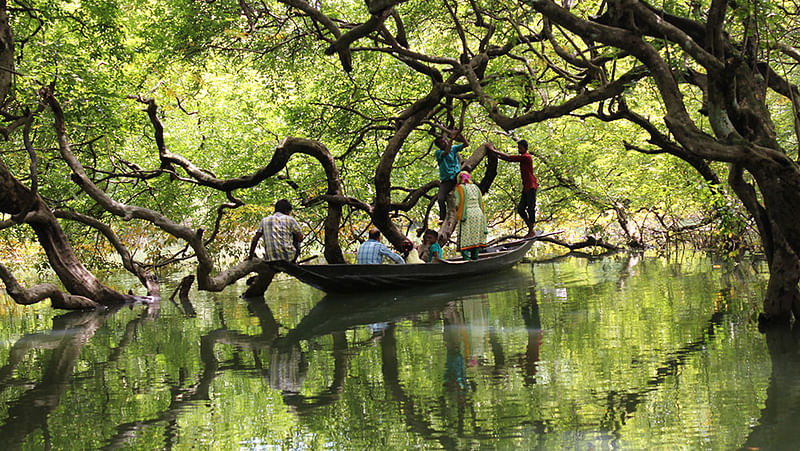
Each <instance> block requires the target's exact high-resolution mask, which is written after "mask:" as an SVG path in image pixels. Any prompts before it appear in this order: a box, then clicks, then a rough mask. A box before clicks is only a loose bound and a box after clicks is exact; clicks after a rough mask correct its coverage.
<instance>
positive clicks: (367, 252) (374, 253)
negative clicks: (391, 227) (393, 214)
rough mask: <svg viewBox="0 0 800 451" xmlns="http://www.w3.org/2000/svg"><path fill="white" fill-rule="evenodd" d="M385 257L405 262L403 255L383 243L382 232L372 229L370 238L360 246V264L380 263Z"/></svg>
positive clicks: (397, 261)
mask: <svg viewBox="0 0 800 451" xmlns="http://www.w3.org/2000/svg"><path fill="white" fill-rule="evenodd" d="M383 257H387V258H390V259H391V260H393V261H394V262H396V263H399V264H404V263H405V261H404V260H403V257H401V256H399V255H398V254H396V253H394V252H392V251H391V249H389V248H388V247H387V246H386V245H385V244H383V243H381V232H380V230H378V229H375V228H373V229H370V231H369V239H368V240H367V241H365V242H364V244H362V245H361V247H359V248H358V264H360V265H380V264H381V263H383Z"/></svg>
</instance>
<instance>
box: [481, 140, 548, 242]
mask: <svg viewBox="0 0 800 451" xmlns="http://www.w3.org/2000/svg"><path fill="white" fill-rule="evenodd" d="M486 147H487V148H488V149H489V150H490V151H491V152H493V153H494V154H495V155H497V158H499V159H501V160H504V161H513V162H515V163H519V173H520V176H522V194H521V195H520V199H519V203H518V204H517V213H519V216H520V217H521V218H522V220H523V221H525V225H526V226H528V234H527V235H525V237H526V238H529V237H532V236H535V235H536V232H535V231H534V230H533V224H534V223H535V222H536V191H537V190H538V189H539V181H538V180H537V179H536V176H535V175H533V158H531V154H529V153H528V141H525V140H524V139H520V140H519V141H517V151H518V152H519V155H509V154H507V153H503V152H500V151H498V150H497V149H495V147H494V145H492V144H491V143H487V144H486Z"/></svg>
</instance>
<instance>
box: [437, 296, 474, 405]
mask: <svg viewBox="0 0 800 451" xmlns="http://www.w3.org/2000/svg"><path fill="white" fill-rule="evenodd" d="M442 319H443V321H444V345H445V349H446V350H447V357H446V358H447V360H446V361H445V368H444V385H445V386H447V387H449V388H452V389H457V390H466V389H468V388H469V385H468V383H467V368H466V363H465V361H464V355H463V354H462V351H461V343H462V342H463V341H464V339H465V337H464V334H465V333H466V326H465V325H464V320H463V319H462V318H461V317H460V315H459V314H458V312H457V311H456V306H455V305H454V304H452V303H451V304H448V305H447V307H445V308H444V310H443V311H442Z"/></svg>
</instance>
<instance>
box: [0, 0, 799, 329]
mask: <svg viewBox="0 0 800 451" xmlns="http://www.w3.org/2000/svg"><path fill="white" fill-rule="evenodd" d="M1 6H2V8H0V11H2V13H0V14H1V15H0V22H2V26H0V28H1V29H2V33H0V40H2V43H3V46H2V51H0V67H2V68H3V69H4V70H3V71H2V72H0V99H2V106H3V107H2V113H3V115H2V118H3V129H2V131H3V135H4V137H5V138H6V140H5V142H4V143H3V144H2V146H3V147H2V153H0V159H2V160H1V161H0V189H2V191H3V196H2V197H3V200H0V212H2V213H4V214H5V216H4V218H3V219H4V221H2V223H1V224H2V225H1V226H0V227H2V228H3V229H6V230H5V231H4V233H7V234H11V233H15V232H13V230H18V229H20V226H22V225H24V224H27V225H29V226H30V230H32V231H33V233H34V234H35V236H36V238H37V240H38V241H39V242H40V243H41V245H42V247H43V249H44V251H45V253H46V255H47V258H48V261H49V262H50V265H51V266H52V267H53V269H54V270H55V272H56V273H57V274H58V276H59V278H60V279H61V281H62V284H63V285H64V290H65V292H62V290H61V289H60V288H59V287H55V286H52V285H48V286H39V287H34V288H30V289H26V288H24V287H22V286H20V285H19V284H18V283H17V282H16V279H15V278H14V276H13V274H12V272H11V270H10V269H9V268H8V267H7V266H5V265H2V266H0V276H1V277H2V280H3V281H4V283H5V285H6V288H7V291H8V292H9V293H10V294H11V295H12V297H14V299H15V300H17V302H22V303H31V302H38V301H40V300H42V299H45V298H47V297H50V298H51V299H52V300H53V302H54V304H55V305H58V306H63V307H82V306H86V305H91V304H93V303H100V304H110V303H118V302H127V301H129V300H130V298H129V296H128V295H122V294H119V293H116V292H114V291H113V290H110V289H108V288H107V287H105V286H104V285H103V284H102V283H100V282H99V281H97V279H96V278H95V277H94V276H93V275H92V273H91V271H89V270H87V269H86V268H85V267H84V266H83V263H82V259H85V255H84V254H83V253H82V251H81V250H80V249H78V248H77V246H75V245H74V244H73V243H75V242H76V241H79V240H81V238H82V237H83V238H84V239H85V237H86V232H85V230H87V229H86V228H87V227H88V228H89V230H94V232H92V233H96V234H98V235H102V236H103V237H104V240H103V242H104V243H105V242H107V243H109V244H107V245H105V246H106V249H108V248H109V247H110V248H113V249H114V250H115V251H116V253H117V254H119V255H120V256H121V261H122V263H123V265H124V266H125V267H126V268H127V269H128V270H130V271H132V272H134V273H135V274H137V276H138V277H139V278H140V280H142V283H143V285H144V286H145V287H147V290H148V294H149V295H150V296H158V283H157V281H156V280H155V277H154V276H153V275H152V273H153V271H155V270H156V269H157V268H159V267H161V266H164V265H167V264H170V263H172V262H176V261H181V260H186V259H193V261H195V262H196V266H197V270H196V280H197V283H198V286H199V287H200V288H201V289H205V290H221V289H223V288H224V287H225V286H227V285H229V284H231V283H233V282H235V281H236V280H238V279H240V278H242V277H245V276H246V275H247V274H249V273H251V272H258V273H260V274H262V276H263V277H267V278H268V277H269V274H270V270H269V267H268V266H267V265H265V264H264V262H261V261H258V260H254V261H244V262H240V263H230V262H231V261H232V259H236V258H239V259H241V257H242V256H243V253H244V251H245V249H244V247H243V246H239V245H238V244H239V243H240V242H241V241H242V240H243V239H244V240H246V238H247V235H248V233H250V232H251V231H252V229H253V228H254V224H255V222H256V221H257V219H258V218H259V217H261V216H263V215H264V214H266V213H268V212H270V211H271V208H270V205H271V204H272V203H273V202H274V200H276V199H278V198H281V197H286V198H290V199H293V200H294V201H295V202H296V203H297V204H300V205H302V207H303V208H302V211H301V214H299V215H298V216H299V218H300V220H301V222H302V223H303V224H304V227H306V228H307V229H309V230H310V231H311V233H309V235H311V236H312V237H313V238H312V243H315V244H311V246H312V247H316V248H318V249H320V250H321V252H323V253H324V256H325V259H326V260H327V261H328V262H343V261H345V260H346V258H345V254H346V250H347V248H348V245H349V243H352V242H353V241H354V240H355V239H357V238H358V236H360V234H363V232H364V231H365V230H366V228H368V227H369V225H370V224H374V225H375V226H376V227H378V228H379V229H381V231H382V232H383V233H384V234H385V235H386V236H387V238H388V240H389V241H390V242H392V243H393V244H394V245H396V246H398V245H399V244H400V243H401V242H402V241H403V240H404V239H406V235H408V234H409V231H410V230H412V229H415V228H417V227H425V226H427V224H432V223H434V217H433V215H434V214H435V213H436V212H435V210H434V211H433V212H432V210H431V207H432V206H433V205H434V204H435V199H434V196H435V191H436V189H437V187H438V178H437V169H436V166H435V162H434V160H433V156H432V141H433V139H434V138H435V137H436V136H439V135H441V134H442V132H443V130H449V129H460V130H462V131H463V133H464V134H465V135H466V136H467V137H468V138H469V141H470V142H471V144H472V145H471V146H470V148H469V153H470V154H469V155H468V156H469V159H468V161H467V165H468V168H469V169H471V170H473V171H474V173H475V179H476V180H477V181H479V182H480V185H481V188H482V190H483V191H484V192H485V193H486V201H487V205H488V206H489V213H490V214H489V216H490V224H491V225H492V226H494V227H495V228H496V229H497V230H504V231H506V232H510V233H514V232H515V231H516V229H515V228H514V227H515V225H514V224H518V222H515V221H516V220H515V219H514V218H513V213H512V212H513V208H512V207H513V203H514V199H515V197H516V194H515V190H518V189H519V187H518V184H519V180H518V175H517V173H516V172H515V170H516V168H515V167H513V165H508V164H505V163H503V162H500V163H499V164H498V162H497V160H496V158H495V157H494V156H493V155H492V154H491V153H487V152H486V147H485V146H484V145H483V143H485V142H492V143H493V144H494V145H495V146H497V147H498V148H501V150H502V149H511V148H513V146H514V141H515V140H517V139H526V140H527V141H529V142H530V143H531V144H532V145H531V151H532V152H531V153H532V154H533V155H534V158H535V162H536V172H537V175H538V176H539V178H540V180H541V183H542V186H541V189H540V191H541V193H540V212H539V218H538V219H539V221H540V222H541V223H543V224H544V225H547V226H551V227H567V228H569V229H571V230H581V231H582V234H586V235H592V236H593V240H594V241H593V243H597V242H598V238H599V242H610V243H614V244H616V245H623V246H632V247H642V246H646V245H648V244H652V243H658V244H663V243H664V242H665V241H666V240H668V239H672V238H673V237H675V236H680V235H681V234H685V233H688V232H689V231H691V230H694V229H698V228H701V227H706V226H707V227H709V228H708V229H706V231H708V230H714V231H716V232H717V235H716V237H717V240H718V242H719V243H720V244H722V245H723V246H725V247H727V248H728V250H729V251H735V250H737V249H738V248H739V246H741V245H742V242H743V241H746V240H747V229H748V227H752V230H754V231H755V232H756V235H757V237H758V238H757V239H758V240H759V241H760V245H761V246H762V248H763V251H764V254H765V256H766V258H767V261H768V263H769V266H770V271H771V277H770V282H769V287H768V291H767V295H766V299H765V305H764V310H765V312H764V315H763V318H762V319H763V320H764V321H765V322H768V321H775V322H778V323H783V322H786V321H788V320H789V318H790V316H791V314H792V312H793V311H794V313H795V315H798V314H800V292H799V291H798V280H800V259H798V255H799V254H798V253H800V223H798V221H796V219H795V218H796V214H795V212H794V206H795V205H798V204H800V168H799V167H798V159H800V155H798V150H797V149H798V147H797V142H798V139H797V138H798V132H800V125H798V124H800V122H798V114H797V106H798V105H799V103H798V102H800V99H798V94H800V93H798V91H797V86H796V85H795V84H794V83H793V80H794V79H796V75H797V73H796V70H797V69H796V66H797V64H798V62H800V52H798V51H797V49H796V45H795V44H796V42H795V41H796V40H797V38H796V37H795V33H793V30H794V28H795V24H796V20H795V18H796V16H797V11H796V6H795V5H792V4H785V3H780V2H758V1H754V2H751V3H747V4H741V3H737V2H730V1H725V0H714V1H711V2H705V1H691V2H666V3H662V4H658V5H656V4H649V3H646V2H642V1H636V0H633V1H631V0H610V1H603V2H596V1H580V2H576V1H571V0H564V1H562V2H561V3H560V4H559V3H555V2H553V1H551V0H534V1H522V2H515V1H480V0H468V1H448V0H444V1H417V0H412V1H404V2H399V1H393V0H375V1H368V2H366V3H361V2H344V3H342V2H337V3H325V2H321V3H307V2H305V1H303V0H284V1H262V2H250V1H247V0H241V1H238V2H233V1H214V2H207V1H189V2H178V1H171V0H147V1H141V0H131V1H104V0H92V1H85V2H59V1H35V0H34V1H24V2H23V1H17V2H10V3H6V2H3V3H2V5H1ZM453 228H454V220H453V217H452V215H448V217H447V218H445V221H444V223H443V225H442V227H441V230H440V235H441V239H442V241H443V242H446V241H447V240H448V239H449V236H450V234H451V233H452V231H453ZM221 232H224V233H221ZM709 235H713V234H709ZM566 244H568V243H566ZM343 248H344V250H343Z"/></svg>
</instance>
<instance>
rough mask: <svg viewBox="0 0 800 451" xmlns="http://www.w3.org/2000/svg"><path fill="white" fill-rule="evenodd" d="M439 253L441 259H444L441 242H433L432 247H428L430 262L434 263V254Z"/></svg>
mask: <svg viewBox="0 0 800 451" xmlns="http://www.w3.org/2000/svg"><path fill="white" fill-rule="evenodd" d="M434 254H437V257H439V259H442V246H440V245H439V243H433V244H431V247H430V249H428V263H433V255H434Z"/></svg>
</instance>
